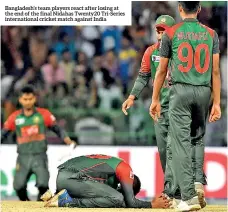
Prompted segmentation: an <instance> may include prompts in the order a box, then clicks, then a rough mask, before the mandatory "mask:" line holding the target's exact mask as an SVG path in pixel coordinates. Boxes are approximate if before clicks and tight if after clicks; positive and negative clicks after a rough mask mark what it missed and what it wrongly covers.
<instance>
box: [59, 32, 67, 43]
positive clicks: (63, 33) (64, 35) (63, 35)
mask: <svg viewBox="0 0 228 212" xmlns="http://www.w3.org/2000/svg"><path fill="white" fill-rule="evenodd" d="M66 36H68V33H66V32H60V33H59V40H60V41H63V39H64V38H65V37H66Z"/></svg>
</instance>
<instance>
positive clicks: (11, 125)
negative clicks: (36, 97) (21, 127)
mask: <svg viewBox="0 0 228 212" xmlns="http://www.w3.org/2000/svg"><path fill="white" fill-rule="evenodd" d="M16 117H17V113H13V114H11V115H10V116H9V117H8V119H7V120H6V121H5V123H4V126H3V129H5V130H10V131H14V130H15V129H16V125H15V120H16Z"/></svg>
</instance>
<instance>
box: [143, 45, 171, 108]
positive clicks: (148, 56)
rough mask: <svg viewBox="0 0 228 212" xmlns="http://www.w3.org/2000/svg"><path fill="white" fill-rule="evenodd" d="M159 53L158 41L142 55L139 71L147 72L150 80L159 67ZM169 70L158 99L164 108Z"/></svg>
mask: <svg viewBox="0 0 228 212" xmlns="http://www.w3.org/2000/svg"><path fill="white" fill-rule="evenodd" d="M159 62H160V55H159V43H156V44H154V45H152V46H150V47H148V48H147V50H146V51H145V53H144V55H143V59H142V62H141V68H140V72H141V73H143V74H149V75H151V77H152V82H153V81H154V79H155V74H156V71H157V70H158V68H159ZM169 76H170V75H169V71H168V73H167V77H166V79H165V82H164V84H163V87H162V89H161V92H160V101H161V106H162V108H163V110H164V109H167V108H168V104H169Z"/></svg>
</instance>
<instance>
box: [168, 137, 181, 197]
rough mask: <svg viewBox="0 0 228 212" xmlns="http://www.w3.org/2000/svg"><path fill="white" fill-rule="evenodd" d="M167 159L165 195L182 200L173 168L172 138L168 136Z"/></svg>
mask: <svg viewBox="0 0 228 212" xmlns="http://www.w3.org/2000/svg"><path fill="white" fill-rule="evenodd" d="M166 155H167V158H166V170H165V179H164V193H165V194H167V195H168V196H169V197H170V198H175V199H177V200H180V199H181V193H180V188H179V186H178V183H177V178H176V177H175V171H174V169H173V167H172V151H171V141H170V136H169V135H168V136H167V153H166Z"/></svg>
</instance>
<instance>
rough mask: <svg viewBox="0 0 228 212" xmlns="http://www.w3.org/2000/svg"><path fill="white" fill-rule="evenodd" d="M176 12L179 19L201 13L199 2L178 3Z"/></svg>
mask: <svg viewBox="0 0 228 212" xmlns="http://www.w3.org/2000/svg"><path fill="white" fill-rule="evenodd" d="M178 3H179V4H178V10H179V13H180V16H181V18H185V17H186V15H195V16H197V14H198V13H199V12H200V11H201V6H200V2H199V1H179V2H178Z"/></svg>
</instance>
